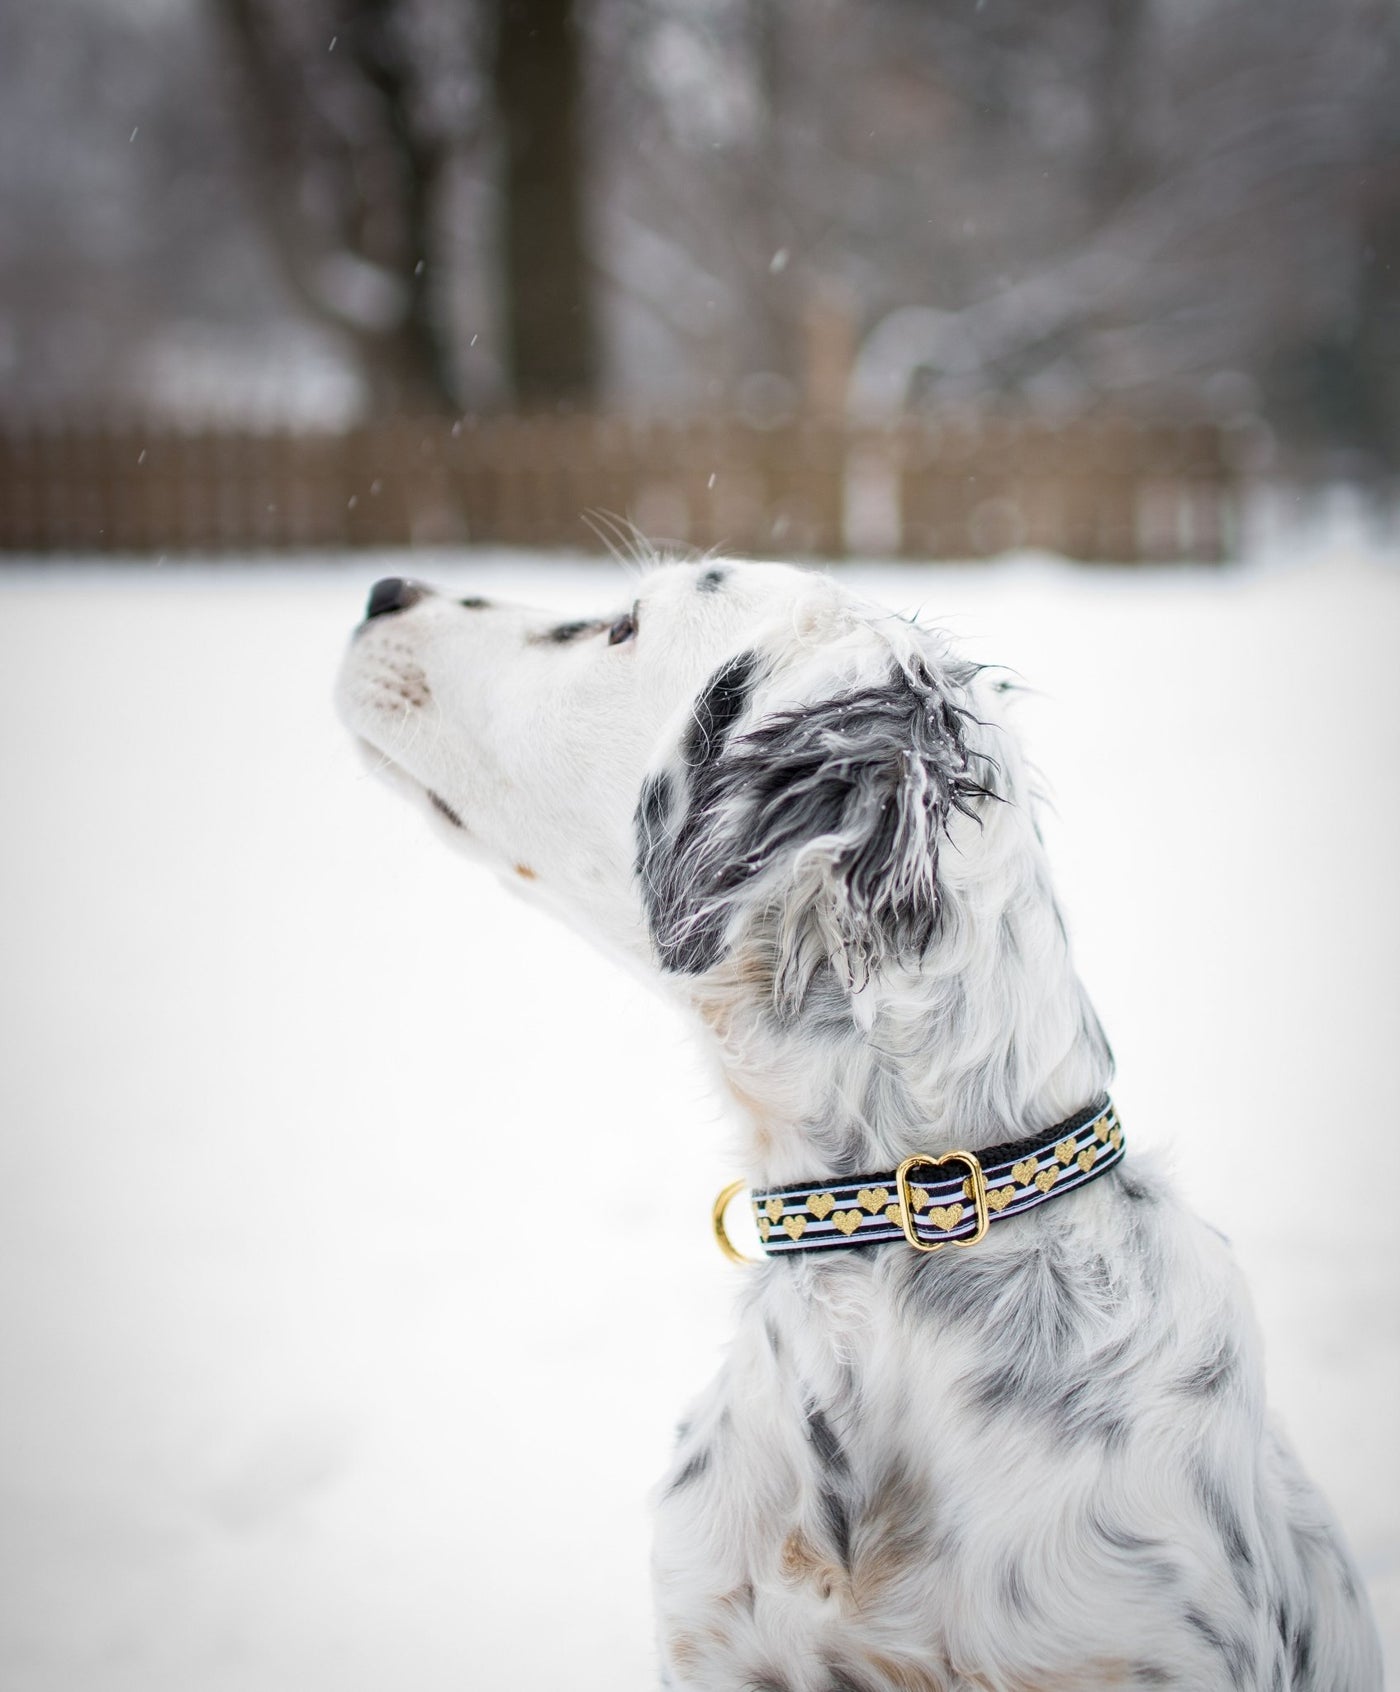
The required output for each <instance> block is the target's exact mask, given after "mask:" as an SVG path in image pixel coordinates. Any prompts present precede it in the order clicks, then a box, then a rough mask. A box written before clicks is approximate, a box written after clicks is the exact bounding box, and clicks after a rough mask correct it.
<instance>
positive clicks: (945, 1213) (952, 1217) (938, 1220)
mask: <svg viewBox="0 0 1400 1692" xmlns="http://www.w3.org/2000/svg"><path fill="white" fill-rule="evenodd" d="M965 1208H966V1207H965V1206H964V1205H961V1204H937V1205H935V1206H934V1207H933V1209H932V1210H931V1211H929V1213H928V1219H929V1221H930V1222H932V1223H933V1225H934V1227H935V1228H942V1229H943V1231H944V1232H945V1233H947V1232H948V1231H949V1230H950V1229H952V1228H956V1227H957V1225H958V1223H959V1222H961V1221H962V1219H963V1210H964V1209H965Z"/></svg>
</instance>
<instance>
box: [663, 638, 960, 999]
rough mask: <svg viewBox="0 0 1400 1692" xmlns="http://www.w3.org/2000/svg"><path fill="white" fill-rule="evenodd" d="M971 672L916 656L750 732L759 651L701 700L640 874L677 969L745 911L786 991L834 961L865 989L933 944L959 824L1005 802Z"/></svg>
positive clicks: (729, 668) (700, 955)
mask: <svg viewBox="0 0 1400 1692" xmlns="http://www.w3.org/2000/svg"><path fill="white" fill-rule="evenodd" d="M971 673H972V672H971V670H970V668H969V669H968V670H967V673H966V674H965V675H962V674H959V675H954V674H952V673H950V672H947V671H945V672H943V673H939V672H936V671H935V670H934V669H933V668H932V667H931V665H930V664H928V663H927V662H925V660H924V659H923V658H922V657H920V656H915V657H912V658H910V659H908V660H907V661H905V662H901V663H897V664H892V665H891V669H890V672H889V674H888V675H887V676H886V677H885V678H883V679H881V680H879V681H877V682H873V683H865V684H853V685H852V686H850V687H849V688H847V689H846V690H844V691H841V692H839V693H837V694H835V695H833V696H831V697H829V698H826V699H823V700H819V701H817V702H816V703H814V704H811V705H808V706H804V707H802V708H801V709H790V710H784V711H779V712H776V713H773V714H771V715H768V716H760V717H759V718H758V719H757V720H756V721H755V722H753V723H752V724H750V725H748V726H746V727H744V728H743V729H742V731H739V728H738V724H739V722H740V719H741V718H742V717H743V715H744V713H745V711H746V710H747V709H748V707H749V705H750V702H751V696H752V692H753V687H754V683H755V679H756V660H755V658H754V657H753V655H751V654H750V655H747V656H746V657H744V658H741V659H736V660H734V661H733V662H732V663H731V664H729V665H726V666H725V667H724V669H722V670H720V671H719V672H718V673H717V674H716V675H715V676H714V677H713V678H712V679H711V681H710V683H709V684H708V686H707V688H706V689H705V691H704V692H703V693H702V694H701V696H700V698H699V699H698V700H697V701H696V706H695V713H694V722H693V724H692V729H691V731H690V732H689V733H688V734H687V736H686V744H685V746H684V747H683V749H682V751H683V759H682V768H681V770H680V772H679V773H678V775H670V776H658V777H656V778H654V780H653V781H652V782H651V783H649V784H648V789H647V791H646V793H644V795H643V801H642V805H641V807H640V808H639V811H638V836H639V854H638V865H637V867H638V872H639V874H640V876H641V880H642V886H643V888H644V890H645V893H646V897H647V910H648V918H649V921H650V923H651V928H652V934H653V937H654V938H655V941H656V944H657V948H658V952H659V954H660V957H661V960H662V963H663V964H664V966H665V967H666V968H668V969H671V970H676V971H680V972H684V973H691V974H695V973H700V972H702V971H704V970H706V969H708V968H710V967H712V966H713V965H714V964H715V963H717V962H718V961H719V960H720V958H721V957H723V956H724V954H725V952H726V951H727V950H728V948H729V946H730V945H731V944H732V942H733V941H734V939H735V938H736V936H737V934H738V932H739V930H740V929H741V928H742V927H744V926H745V919H750V920H751V922H752V923H754V924H759V925H762V927H763V929H764V930H765V933H766V935H767V937H768V938H769V939H770V940H771V944H772V952H773V962H774V970H773V973H774V990H775V993H776V994H777V995H778V997H779V998H781V999H784V1000H788V1001H791V1000H793V999H794V998H800V997H801V996H802V995H803V994H804V993H805V991H806V988H807V986H808V984H809V983H810V982H811V980H812V979H813V977H814V975H815V974H816V973H817V971H818V970H819V969H820V968H821V967H822V966H823V964H827V965H830V966H831V967H832V968H833V969H835V970H836V971H838V972H839V973H840V974H841V975H842V976H843V977H844V979H845V981H846V982H847V983H848V984H849V985H850V986H852V987H854V988H859V987H861V986H863V985H864V983H865V981H866V980H867V979H868V977H869V975H870V974H871V972H872V971H874V970H876V969H878V968H879V967H880V966H881V965H882V964H884V963H886V962H887V961H889V960H891V959H893V958H897V957H900V956H910V955H917V954H919V953H921V952H922V951H924V950H925V949H926V948H927V947H928V946H929V944H930V943H931V942H932V941H933V939H934V937H935V935H936V933H937V929H938V924H939V920H940V914H941V895H940V890H939V878H938V861H939V851H940V848H941V846H942V844H943V842H944V839H945V837H946V831H947V827H948V823H949V820H950V818H951V816H952V815H953V813H954V812H962V813H964V814H966V815H968V816H975V815H976V814H977V813H976V807H977V805H978V803H979V802H980V801H982V800H984V799H986V798H988V797H991V796H992V795H991V790H990V788H989V787H988V786H987V785H986V779H987V778H988V777H989V776H990V775H991V773H992V770H993V768H994V766H993V765H992V764H991V760H990V759H988V758H986V757H985V756H981V755H979V754H978V753H976V752H974V751H973V750H972V748H971V746H970V744H969V730H970V729H971V728H972V727H973V726H974V719H972V718H971V717H970V716H969V714H968V712H967V710H966V707H965V705H964V704H963V703H962V700H963V698H964V697H965V694H964V687H965V683H966V681H967V680H968V679H969V678H970V675H971ZM974 765H975V766H976V773H974ZM682 786H683V791H682V790H681V788H682Z"/></svg>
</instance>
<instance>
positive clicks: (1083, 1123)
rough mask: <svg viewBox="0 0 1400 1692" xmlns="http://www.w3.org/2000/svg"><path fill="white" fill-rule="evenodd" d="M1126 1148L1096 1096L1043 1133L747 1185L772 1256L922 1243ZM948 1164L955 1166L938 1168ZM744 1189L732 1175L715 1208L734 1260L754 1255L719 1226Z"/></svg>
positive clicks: (976, 1224)
mask: <svg viewBox="0 0 1400 1692" xmlns="http://www.w3.org/2000/svg"><path fill="white" fill-rule="evenodd" d="M1122 1157H1123V1129H1122V1126H1121V1125H1120V1123H1119V1121H1118V1116H1117V1113H1116V1112H1115V1111H1114V1108H1113V1103H1112V1100H1110V1099H1102V1100H1100V1102H1099V1103H1097V1104H1095V1105H1091V1106H1090V1107H1089V1108H1088V1109H1087V1110H1082V1111H1080V1112H1079V1114H1078V1115H1077V1116H1071V1117H1070V1118H1069V1119H1068V1120H1067V1121H1065V1122H1061V1123H1060V1124H1059V1125H1058V1126H1057V1127H1055V1128H1051V1129H1050V1130H1049V1131H1048V1132H1047V1133H1045V1134H1040V1135H1034V1136H1032V1137H1030V1138H1028V1139H1023V1140H1008V1141H1006V1142H1005V1143H1004V1144H1002V1145H999V1146H991V1147H989V1148H988V1149H987V1150H986V1151H983V1152H979V1153H977V1154H975V1155H974V1154H973V1153H972V1152H967V1151H949V1152H944V1153H942V1154H941V1155H940V1156H935V1155H933V1154H932V1153H930V1154H928V1155H922V1154H921V1155H918V1156H915V1157H906V1158H905V1160H904V1162H903V1163H901V1164H900V1166H899V1168H898V1169H896V1170H895V1171H894V1172H893V1174H888V1175H860V1176H856V1177H855V1178H854V1179H852V1180H850V1181H841V1182H835V1183H832V1182H824V1183H821V1184H819V1185H816V1186H813V1185H812V1184H811V1183H810V1182H795V1183H794V1184H793V1185H791V1186H787V1187H773V1188H770V1189H769V1190H767V1191H765V1192H756V1193H753V1194H752V1195H751V1197H752V1201H753V1212H754V1220H755V1221H756V1222H757V1223H758V1234H759V1238H760V1240H761V1241H762V1242H763V1250H764V1252H765V1253H766V1254H767V1255H768V1256H769V1257H778V1256H785V1255H786V1254H787V1253H789V1252H794V1251H826V1250H832V1249H839V1248H841V1247H844V1246H862V1245H884V1244H887V1243H889V1242H890V1241H893V1240H905V1241H907V1242H908V1244H909V1245H911V1246H913V1248H914V1250H915V1251H923V1252H933V1251H941V1250H942V1249H943V1247H944V1246H947V1245H956V1246H973V1245H976V1244H977V1242H978V1241H979V1240H980V1239H982V1238H984V1237H985V1235H986V1232H987V1229H988V1228H989V1227H990V1226H991V1224H992V1223H993V1222H1004V1221H1006V1220H1008V1218H1010V1217H1012V1216H1019V1215H1021V1213H1022V1212H1023V1211H1026V1210H1032V1209H1034V1207H1035V1206H1036V1205H1038V1204H1044V1203H1045V1201H1046V1199H1048V1198H1057V1197H1058V1196H1059V1195H1060V1194H1061V1193H1069V1192H1073V1191H1074V1189H1075V1188H1076V1187H1082V1186H1084V1185H1085V1183H1086V1182H1089V1181H1092V1180H1094V1179H1096V1177H1098V1176H1100V1175H1102V1174H1104V1173H1105V1172H1106V1171H1107V1170H1109V1169H1111V1168H1112V1167H1113V1166H1114V1164H1116V1163H1119V1162H1121V1160H1122ZM950 1165H951V1166H953V1168H952V1172H951V1173H940V1171H943V1170H946V1169H948V1167H949V1166H950ZM930 1176H932V1177H933V1178H932V1179H929V1177H930ZM744 1190H745V1184H744V1182H742V1181H735V1182H734V1183H732V1185H730V1186H728V1187H726V1188H725V1189H724V1191H723V1192H722V1193H721V1194H720V1195H719V1197H718V1198H717V1199H716V1200H715V1207H714V1226H715V1238H716V1240H717V1241H718V1242H719V1247H720V1250H721V1251H722V1252H723V1253H724V1255H725V1256H726V1257H728V1258H729V1259H730V1260H731V1261H732V1262H735V1263H750V1262H753V1261H755V1260H754V1259H752V1258H748V1257H745V1256H744V1255H743V1254H742V1253H741V1252H739V1251H738V1250H736V1248H735V1246H734V1244H733V1242H732V1241H731V1240H730V1238H729V1232H728V1229H727V1228H726V1226H725V1215H726V1212H727V1211H728V1209H729V1206H730V1204H731V1203H732V1201H733V1200H734V1199H735V1198H737V1197H738V1195H739V1194H740V1193H741V1192H743V1191H744Z"/></svg>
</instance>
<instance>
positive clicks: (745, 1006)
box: [694, 853, 1112, 1187]
mask: <svg viewBox="0 0 1400 1692" xmlns="http://www.w3.org/2000/svg"><path fill="white" fill-rule="evenodd" d="M991 902H992V905H993V908H991V909H989V908H988V903H989V898H988V895H987V889H986V888H985V887H979V888H977V889H976V891H975V894H973V895H971V896H969V895H968V892H967V890H964V891H963V892H961V893H960V892H958V891H957V890H954V891H953V892H952V893H950V895H949V899H948V904H947V909H946V912H945V919H944V924H943V931H942V934H941V936H940V939H939V941H938V943H937V944H936V945H935V946H934V947H933V948H931V950H930V952H929V954H928V955H927V956H926V957H925V958H924V959H922V960H919V961H918V962H916V963H910V964H908V965H907V966H902V967H899V968H895V969H886V970H884V971H881V972H879V973H878V974H877V975H876V976H874V977H873V978H872V979H871V980H869V981H868V982H867V983H866V984H865V985H864V986H862V987H861V988H860V989H859V990H858V991H855V990H852V989H851V987H850V986H849V985H848V984H847V983H846V982H845V981H844V980H840V979H838V977H837V974H836V972H835V971H834V970H828V971H825V972H823V974H822V975H821V976H819V977H818V978H817V979H816V980H815V981H814V982H813V983H812V985H811V987H810V989H809V991H808V992H807V993H806V995H805V997H804V999H803V1001H802V1003H801V1004H800V1005H799V1006H797V1007H795V1008H793V1009H791V1010H787V1011H784V1010H782V1009H781V1008H779V1007H778V1006H777V1005H776V1004H775V1000H774V993H773V988H772V976H771V973H769V972H768V971H767V970H766V967H765V963H764V959H763V955H762V949H761V948H758V949H753V948H744V947H742V946H741V947H740V948H739V949H738V950H737V951H736V954H735V956H734V957H733V958H731V959H730V960H728V961H727V962H726V964H725V965H723V966H722V967H721V968H719V969H718V970H716V971H714V972H712V973H711V975H710V976H709V977H707V978H706V979H705V980H704V981H702V982H700V983H698V984H697V986H696V989H695V992H694V1002H695V1004H696V1007H697V1008H698V1010H699V1011H700V1014H701V1016H702V1018H703V1019H704V1021H705V1022H706V1023H707V1025H708V1026H709V1028H710V1030H711V1032H712V1033H713V1034H714V1035H715V1037H716V1039H717V1043H718V1048H719V1053H718V1055H719V1060H720V1064H721V1069H722V1072H723V1077H724V1081H725V1084H726V1086H727V1088H728V1090H729V1092H730V1093H731V1094H732V1096H733V1097H734V1099H735V1101H736V1103H737V1104H738V1106H739V1110H740V1117H741V1121H742V1124H743V1132H744V1138H743V1143H742V1145H741V1148H740V1150H741V1157H742V1169H743V1173H744V1175H745V1176H746V1178H747V1179H748V1180H749V1181H750V1182H751V1183H752V1184H754V1185H755V1186H759V1187H762V1186H767V1185H778V1184H782V1183H784V1182H788V1181H801V1180H808V1179H816V1178H818V1177H833V1178H835V1177H840V1176H846V1175H853V1174H866V1173H870V1174H875V1173H878V1172H880V1171H882V1170H889V1169H893V1168H894V1167H895V1166H896V1165H897V1164H898V1163H899V1162H900V1160H901V1159H903V1158H904V1157H907V1156H909V1155H911V1154H913V1153H914V1152H930V1153H938V1152H943V1151H946V1150H949V1149H951V1148H953V1147H960V1148H963V1149H965V1150H969V1151H977V1150H979V1149H981V1148H983V1147H986V1146H990V1145H995V1144H998V1143H999V1142H1002V1141H1005V1140H1009V1139H1014V1138H1018V1137H1020V1136H1022V1135H1026V1134H1033V1133H1036V1132H1038V1131H1040V1130H1042V1129H1048V1128H1051V1127H1053V1126H1054V1125H1055V1124H1056V1123H1058V1122H1061V1121H1063V1120H1064V1119H1065V1118H1067V1117H1069V1116H1070V1115H1072V1114H1073V1113H1074V1112H1075V1111H1077V1110H1079V1109H1081V1108H1082V1107H1083V1106H1085V1105H1087V1104H1090V1103H1092V1102H1093V1101H1094V1100H1095V1099H1096V1098H1098V1097H1099V1096H1101V1095H1102V1094H1103V1093H1104V1092H1106V1090H1107V1088H1108V1083H1109V1080H1110V1078H1111V1072H1112V1058H1111V1055H1110V1053H1109V1049H1108V1045H1107V1042H1106V1041H1105V1039H1104V1036H1103V1033H1102V1030H1101V1029H1100V1026H1099V1022H1098V1019H1097V1017H1096V1016H1095V1014H1094V1011H1093V1008H1092V1007H1091V1005H1090V1004H1089V1001H1088V998H1087V996H1086V994H1085V992H1084V989H1083V987H1082V986H1081V985H1080V982H1079V979H1078V977H1077V975H1076V974H1075V971H1074V968H1073V965H1072V962H1071V959H1070V954H1069V947H1068V943H1067V941H1066V939H1065V934H1064V928H1063V924H1062V923H1061V920H1060V917H1059V913H1058V911H1057V909H1056V908H1055V904H1054V900H1053V897H1052V896H1051V894H1050V890H1049V884H1048V877H1047V876H1046V873H1045V870H1044V866H1043V862H1042V861H1041V860H1040V858H1039V854H1038V853H1036V854H1034V855H1033V856H1032V858H1031V859H1030V861H1029V862H1028V864H1027V867H1026V873H1025V874H1024V875H1023V876H1020V877H1017V878H1015V879H1014V881H1013V882H1012V883H1009V884H1007V885H1006V886H1005V887H1004V888H1003V889H1002V891H1001V892H1000V893H998V894H996V895H994V896H993V897H992V900H991ZM974 906H976V908H974ZM989 937H990V939H989Z"/></svg>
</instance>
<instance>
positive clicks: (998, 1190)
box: [987, 1187, 1016, 1210]
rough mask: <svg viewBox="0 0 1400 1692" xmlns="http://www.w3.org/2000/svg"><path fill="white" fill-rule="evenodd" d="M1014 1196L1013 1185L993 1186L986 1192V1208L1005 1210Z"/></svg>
mask: <svg viewBox="0 0 1400 1692" xmlns="http://www.w3.org/2000/svg"><path fill="white" fill-rule="evenodd" d="M1015 1197H1016V1189H1015V1188H1014V1187H994V1188H993V1189H992V1190H991V1191H990V1192H989V1193H988V1194H987V1209H988V1210H1005V1209H1006V1207H1007V1205H1008V1204H1010V1203H1011V1201H1012V1199H1014V1198H1015Z"/></svg>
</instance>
